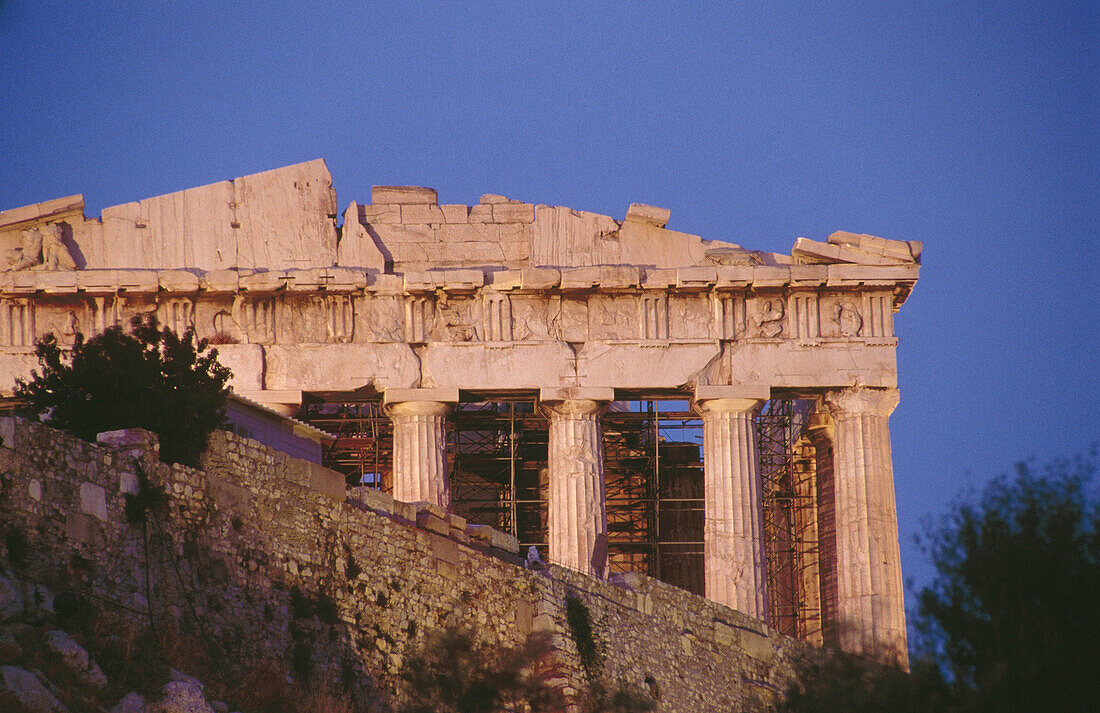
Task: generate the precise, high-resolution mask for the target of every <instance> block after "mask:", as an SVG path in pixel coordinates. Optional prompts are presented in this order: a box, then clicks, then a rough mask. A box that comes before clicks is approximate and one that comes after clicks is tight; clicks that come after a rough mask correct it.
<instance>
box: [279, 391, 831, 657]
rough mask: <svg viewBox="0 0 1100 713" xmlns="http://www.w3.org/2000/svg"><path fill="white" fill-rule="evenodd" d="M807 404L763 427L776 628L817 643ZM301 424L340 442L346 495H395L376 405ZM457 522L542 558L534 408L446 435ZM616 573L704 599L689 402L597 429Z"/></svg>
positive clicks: (309, 409)
mask: <svg viewBox="0 0 1100 713" xmlns="http://www.w3.org/2000/svg"><path fill="white" fill-rule="evenodd" d="M808 405H809V404H808V402H805V401H801V402H800V401H796V400H793V399H773V400H771V401H769V402H768V403H767V404H766V405H765V407H764V408H763V410H762V411H761V412H760V414H759V416H758V417H757V418H756V423H755V427H756V434H757V446H758V452H759V457H760V472H761V479H762V484H763V491H764V493H763V494H764V536H765V551H766V556H767V567H768V588H769V595H770V613H769V624H770V625H771V626H772V627H773V628H775V629H777V630H779V631H781V632H783V633H785V634H788V635H791V636H794V637H797V638H800V639H803V640H806V641H811V642H817V643H820V640H821V636H822V611H821V588H820V561H819V560H820V548H819V538H818V516H817V508H818V495H817V483H816V468H815V463H814V458H813V455H812V448H811V449H809V451H808V453H809V455H807V449H806V448H804V447H803V446H804V445H805V444H804V442H803V441H801V440H800V438H801V436H802V431H803V424H804V422H805V419H806V416H807V414H808V411H809V409H808ZM298 418H299V419H301V420H303V421H306V422H308V423H310V424H311V425H313V426H316V427H318V428H321V429H323V430H325V431H328V432H329V433H331V434H333V435H334V436H336V440H335V441H334V442H333V443H332V444H331V445H330V446H328V448H327V449H326V450H325V453H324V460H323V462H324V465H326V466H327V467H329V468H333V469H334V470H338V471H340V472H342V473H344V474H345V476H347V479H348V483H349V485H367V486H370V487H374V488H379V489H382V490H385V491H391V492H392V461H393V427H392V425H391V423H390V420H389V419H388V418H387V417H386V416H385V415H384V414H383V413H382V409H381V400H380V398H378V397H369V398H363V399H361V400H355V401H352V400H348V401H335V402H316V403H310V402H307V403H305V404H303V407H302V409H301V410H300V411H299V413H298ZM447 425H448V428H447V458H448V465H449V471H450V479H451V499H452V505H453V508H454V511H455V512H456V513H457V514H459V515H462V516H463V517H465V518H467V519H468V520H469V521H470V522H473V523H478V524H484V525H490V526H492V527H495V528H497V529H499V530H502V531H504V532H508V533H511V534H514V535H515V536H516V537H517V539H519V541H520V545H521V547H523V548H524V549H526V548H527V547H529V546H531V545H535V546H536V547H538V548H539V551H540V553H541V554H542V556H543V558H544V559H545V558H546V557H547V556H548V555H549V552H548V550H547V546H548V545H547V542H548V537H547V504H546V498H547V485H548V475H547V460H548V456H547V454H548V441H549V423H548V422H547V420H546V417H545V416H543V415H542V413H541V412H540V410H539V408H538V404H537V402H536V399H535V397H534V396H533V395H526V396H516V397H514V398H512V397H507V396H503V397H494V398H492V399H486V400H484V401H478V402H463V403H459V404H457V405H456V407H455V409H454V410H453V411H452V413H451V415H450V416H449V418H448V422H447ZM602 427H603V448H604V479H605V483H606V491H607V523H608V567H609V571H610V572H612V573H615V572H627V571H636V572H641V573H643V574H647V575H649V576H651V577H654V578H656V579H660V580H662V581H665V582H668V583H669V584H674V585H676V586H678V587H682V588H683V589H686V590H688V591H690V592H693V593H695V594H699V595H702V594H703V593H704V591H705V589H704V582H703V576H704V562H703V519H704V499H703V495H704V493H703V483H704V478H703V458H704V454H703V445H702V444H703V430H702V421H701V420H700V418H699V417H698V416H697V415H696V414H695V413H694V412H692V411H691V409H690V404H689V403H688V401H686V400H685V399H682V398H680V399H676V398H666V399H655V398H648V399H636V400H630V401H616V402H615V403H614V404H613V405H612V407H611V409H610V410H609V411H608V412H607V413H606V414H605V415H604V416H603V418H602Z"/></svg>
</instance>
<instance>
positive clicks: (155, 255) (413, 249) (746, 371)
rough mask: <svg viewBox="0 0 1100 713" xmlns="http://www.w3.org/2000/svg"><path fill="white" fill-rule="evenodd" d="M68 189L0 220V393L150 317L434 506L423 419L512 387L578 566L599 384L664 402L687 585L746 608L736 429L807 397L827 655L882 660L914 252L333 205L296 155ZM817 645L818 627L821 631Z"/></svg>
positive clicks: (839, 242) (568, 555)
mask: <svg viewBox="0 0 1100 713" xmlns="http://www.w3.org/2000/svg"><path fill="white" fill-rule="evenodd" d="M83 209H84V205H83V197H82V196H71V197H67V198H60V199H56V200H51V201H47V202H45V203H39V204H36V205H31V206H25V207H22V208H13V209H11V210H6V211H4V212H2V213H0V251H2V254H3V256H2V257H0V269H2V270H4V271H3V272H0V390H2V391H3V392H5V393H7V394H9V395H10V393H11V390H12V388H13V385H14V381H15V379H16V378H17V377H20V376H26V375H28V374H29V372H30V371H31V369H32V368H33V367H35V366H36V362H35V359H34V356H33V344H34V341H35V339H36V338H38V337H41V336H42V335H44V334H46V333H49V332H52V333H54V334H56V335H58V337H59V339H60V340H61V342H62V343H66V342H68V343H71V342H72V339H73V338H74V335H75V334H77V333H78V332H79V333H83V334H85V335H93V334H95V333H98V332H101V331H102V330H104V329H106V328H107V327H108V326H111V325H115V324H127V323H128V322H129V319H130V317H131V316H132V315H134V314H136V313H140V312H155V313H156V314H157V315H158V316H159V318H160V320H161V321H162V322H163V323H167V324H168V325H170V326H172V327H174V328H175V329H177V330H180V331H182V330H184V329H186V328H187V327H190V326H193V327H194V328H195V329H196V331H197V332H198V335H199V336H200V337H205V338H208V339H210V340H211V341H213V342H214V343H216V344H218V349H219V352H220V355H221V359H222V361H223V363H225V364H227V365H228V366H230V367H231V368H232V370H233V381H232V385H233V388H234V389H235V390H236V391H237V392H238V393H240V394H242V395H243V396H245V397H247V398H249V399H252V400H254V401H257V402H260V403H262V404H265V405H268V406H271V407H274V408H277V409H279V410H281V411H283V412H285V413H294V412H296V411H297V410H298V408H299V406H300V405H301V404H302V401H303V398H305V397H307V396H308V395H317V394H322V395H329V397H330V398H331V397H332V396H331V395H333V394H342V395H344V398H347V395H349V394H374V395H376V396H377V398H378V400H379V402H380V407H381V408H382V409H383V411H382V412H383V413H384V414H385V416H386V417H388V420H389V423H390V426H391V428H392V431H391V433H392V464H390V465H389V466H387V467H388V468H389V471H388V472H389V473H390V476H389V477H391V478H392V483H391V488H392V491H393V493H394V495H395V496H396V497H397V498H399V499H403V500H407V501H431V502H433V503H436V504H438V505H440V506H442V507H445V508H449V507H451V505H452V502H451V498H452V488H451V480H450V475H449V473H448V469H449V459H448V456H447V453H448V450H447V440H446V434H447V432H448V428H449V420H450V419H452V418H453V416H454V409H455V408H456V406H460V405H461V403H462V402H468V401H478V400H483V399H488V398H500V397H502V396H507V395H509V394H529V395H531V398H532V399H533V400H534V402H535V404H536V409H537V411H538V413H539V414H540V417H542V418H545V420H546V422H547V424H548V425H547V428H546V433H547V436H546V438H547V444H548V445H547V449H548V458H547V464H546V467H545V468H544V473H545V481H546V482H545V491H546V503H545V507H546V511H547V512H546V516H547V517H546V521H547V522H546V528H547V532H546V537H547V541H548V550H549V551H548V553H544V555H547V554H548V556H549V559H550V560H551V561H553V562H556V563H559V564H561V565H564V566H568V567H572V568H574V569H577V570H580V571H582V572H586V573H589V574H591V575H593V576H597V577H600V576H605V574H606V571H607V557H608V555H607V553H608V518H607V497H608V496H607V486H606V483H605V472H604V470H605V467H604V460H605V459H604V447H603V438H602V429H604V427H605V426H604V424H605V423H606V420H607V419H608V418H610V416H611V415H612V413H613V412H614V411H615V406H614V405H615V404H616V403H619V402H621V401H622V400H623V399H626V398H637V397H638V396H639V395H648V396H654V397H657V396H659V397H664V398H669V397H673V398H678V399H681V400H683V402H685V403H688V404H690V406H689V408H690V409H691V412H692V413H694V414H695V415H696V416H697V417H698V419H699V422H700V424H701V426H700V428H701V431H702V439H701V440H702V446H701V447H702V450H701V453H702V459H703V463H702V469H701V475H700V477H699V479H698V480H699V481H700V482H699V488H700V490H701V496H700V497H701V500H702V502H703V504H704V507H703V508H701V511H702V519H703V524H702V527H701V535H700V537H701V541H702V544H703V546H702V572H703V579H704V580H705V587H704V589H705V595H706V596H707V597H709V598H711V599H713V600H715V601H718V602H720V603H723V604H726V605H728V606H730V607H733V608H736V609H739V610H741V611H743V612H746V613H749V614H751V615H754V616H757V617H760V618H761V619H764V620H765V621H767V620H768V611H769V606H770V602H771V601H772V597H771V594H770V593H769V582H771V581H772V580H773V578H769V576H768V573H767V568H768V566H769V565H768V562H767V558H766V556H765V548H766V543H765V533H764V530H765V527H764V522H763V518H764V515H763V504H762V497H763V496H762V485H761V473H760V460H761V458H760V453H759V450H760V443H759V439H760V435H759V433H758V429H757V428H756V425H755V420H754V419H756V417H757V414H758V412H759V411H760V409H761V408H762V406H763V405H764V404H765V403H766V402H768V401H769V399H775V398H788V399H798V400H799V403H802V404H808V405H809V409H810V413H809V415H808V416H807V417H806V418H805V419H803V423H804V428H802V429H801V431H800V432H799V433H796V434H794V437H796V438H797V439H798V440H799V443H801V444H803V446H805V447H808V448H810V449H811V450H812V452H813V453H814V454H815V455H814V456H813V458H812V460H813V465H814V468H815V469H816V471H815V472H816V473H817V479H818V482H817V484H816V485H815V486H814V489H815V490H814V492H815V493H816V497H815V500H814V513H813V519H814V533H815V535H814V536H815V538H816V539H817V541H818V542H819V544H820V548H819V552H820V559H819V561H818V562H817V564H816V566H815V569H814V571H813V576H814V577H815V579H814V582H813V584H812V588H813V589H814V591H815V596H819V597H820V599H821V602H820V605H821V609H822V610H823V611H826V612H828V618H829V620H830V631H831V634H830V636H831V637H832V639H833V641H834V642H835V643H836V644H837V645H839V646H841V647H842V648H844V649H846V650H849V651H853V652H857V653H862V654H867V655H871V656H874V657H877V658H879V659H882V660H893V661H899V662H901V663H902V664H904V662H905V657H906V653H905V651H906V640H905V639H906V633H905V611H904V607H903V601H902V578H901V569H900V558H899V551H898V536H897V516H896V508H895V502H894V487H893V473H892V466H891V456H890V432H889V426H888V419H889V416H890V413H891V412H892V411H893V409H894V407H895V406H896V405H897V403H898V392H897V369H896V360H895V347H896V344H897V340H896V338H895V335H894V326H893V315H894V313H895V312H896V311H897V310H898V309H899V308H900V306H901V305H902V304H903V303H904V302H905V300H906V298H907V297H908V295H909V293H910V291H911V289H912V288H913V286H914V284H915V282H916V279H917V273H918V270H919V263H920V249H921V246H920V244H919V243H914V242H899V241H894V240H885V239H882V238H876V237H871V236H868V235H858V234H853V233H847V232H836V233H833V234H832V235H830V236H828V238H827V239H826V240H824V241H817V240H812V239H805V238H798V239H797V240H796V241H795V243H794V246H793V249H792V250H791V254H790V255H783V254H773V253H766V252H759V251H754V250H751V249H747V248H742V247H740V246H737V245H734V244H731V243H727V242H719V241H710V240H704V239H701V238H699V237H696V236H694V235H688V234H685V233H680V232H676V231H673V230H668V229H667V228H666V227H665V226H666V224H667V223H668V220H669V211H667V210H664V209H661V208H655V207H652V206H648V205H640V204H634V205H631V206H630V207H629V208H628V209H627V211H626V214H625V216H624V217H623V218H622V219H617V218H611V217H608V216H603V215H597V214H593V213H586V212H583V211H578V210H573V209H570V208H564V207H556V206H548V205H533V204H530V203H524V202H520V201H517V200H511V199H508V198H505V197H503V196H497V195H485V196H482V198H481V201H480V203H479V204H477V205H473V206H466V205H447V204H443V205H441V204H440V203H439V201H438V199H437V195H436V192H435V191H434V190H432V189H429V188H418V187H396V186H376V187H375V188H373V189H372V191H371V196H370V201H369V203H358V202H352V203H350V205H348V207H347V208H346V210H345V211H344V213H343V220H342V225H340V221H339V215H338V214H337V203H336V195H335V191H334V190H333V187H332V179H331V176H330V174H329V172H328V170H327V168H326V167H325V164H324V162H323V161H321V160H316V161H311V162H308V163H304V164H300V165H296V166H290V167H286V168H281V169H277V170H274V171H268V172H265V173H260V174H256V175H253V176H246V177H243V178H238V179H235V180H233V181H224V182H221V183H215V184H211V185H208V186H203V187H200V188H193V189H190V190H186V191H182V192H179V193H173V194H170V195H165V196H159V197H155V198H149V199H146V200H143V201H140V202H137V203H127V204H125V205H120V206H115V207H112V208H107V209H105V210H104V211H103V213H102V215H101V216H100V217H98V218H91V219H89V218H86V217H85V216H84V214H83V213H84V210H83ZM820 640H824V641H825V642H826V643H828V637H826V638H825V639H819V641H820Z"/></svg>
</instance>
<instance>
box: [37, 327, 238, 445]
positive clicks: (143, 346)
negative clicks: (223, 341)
mask: <svg viewBox="0 0 1100 713" xmlns="http://www.w3.org/2000/svg"><path fill="white" fill-rule="evenodd" d="M204 352H205V353H204ZM35 354H36V355H37V357H38V362H39V365H40V367H41V372H39V371H35V372H33V374H32V378H31V379H30V380H29V381H24V380H22V379H20V380H18V381H17V382H16V387H15V395H16V397H18V398H19V399H21V400H23V401H24V402H25V405H24V406H23V407H22V409H21V412H22V415H25V416H28V417H31V418H39V419H43V420H45V421H47V422H48V423H49V424H50V425H51V426H53V427H55V428H60V429H63V430H65V431H69V432H70V433H73V434H74V435H76V436H78V437H80V438H83V439H85V440H88V441H94V440H95V437H96V434H97V433H100V432H102V431H112V430H116V429H120V428H144V429H147V430H149V431H152V432H154V433H156V434H157V435H158V436H159V438H160V456H161V460H163V461H164V462H166V463H184V464H186V465H191V466H197V465H198V461H199V456H200V455H201V454H202V452H203V451H204V450H205V449H206V444H207V438H208V437H209V435H210V433H211V431H213V430H214V429H216V428H218V427H219V426H221V425H222V424H223V423H224V420H225V403H226V399H227V397H228V393H229V390H228V388H227V387H226V382H227V381H228V380H229V377H230V375H231V372H230V370H229V369H228V368H227V367H224V366H222V365H221V364H219V363H218V352H217V350H216V349H212V350H209V351H207V344H206V341H205V340H200V341H198V342H197V343H196V341H195V334H194V330H192V329H188V330H187V332H186V333H184V335H183V336H182V337H180V336H179V335H177V334H176V333H175V332H173V331H172V330H170V329H168V328H167V327H164V328H160V327H159V326H158V324H157V319H156V317H155V316H153V315H144V316H143V315H138V316H136V317H134V319H133V322H132V329H131V333H129V334H127V333H126V332H124V331H123V330H122V328H121V327H119V326H113V327H110V328H108V329H107V330H106V331H105V332H104V333H103V334H100V335H99V336H96V337H93V338H91V339H89V340H88V341H86V342H85V341H84V337H83V335H81V334H77V335H76V340H75V342H74V344H73V347H72V350H71V352H70V353H69V354H65V352H64V351H63V350H62V348H61V346H60V345H58V343H57V338H56V337H55V336H54V335H53V334H47V335H46V336H45V337H43V338H42V339H40V340H38V342H37V343H36V344H35Z"/></svg>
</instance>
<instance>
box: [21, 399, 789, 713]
mask: <svg viewBox="0 0 1100 713" xmlns="http://www.w3.org/2000/svg"><path fill="white" fill-rule="evenodd" d="M0 440H2V442H3V443H2V446H0V527H2V528H3V530H4V532H11V531H13V530H19V531H21V532H22V534H23V535H25V538H26V541H27V542H28V554H27V558H26V567H25V569H26V571H25V572H22V573H21V574H23V575H30V576H31V577H33V578H34V579H35V580H37V581H39V582H42V583H44V584H45V586H46V587H47V588H48V589H49V590H50V591H52V592H55V593H56V592H58V591H62V590H72V591H73V592H76V593H80V594H83V595H84V596H86V597H88V598H89V599H90V600H91V601H92V602H93V603H95V605H96V606H102V607H109V608H114V609H117V610H119V611H120V612H125V611H127V610H129V611H130V612H131V613H132V614H133V615H134V616H135V617H144V616H148V615H149V612H152V615H153V617H154V618H155V619H156V620H157V621H158V622H161V623H163V622H164V621H167V620H170V621H171V622H173V623H174V624H176V625H177V626H178V627H179V628H180V629H181V630H187V631H194V632H198V633H199V634H201V637H202V639H203V641H204V643H205V644H206V645H207V646H208V647H209V648H210V650H211V651H212V652H214V655H218V656H224V657H225V658H226V660H227V661H229V662H241V661H246V660H252V661H255V660H258V659H263V658H271V659H276V660H279V661H284V662H285V661H296V662H297V663H296V667H295V668H296V669H297V670H298V671H299V674H300V675H301V674H302V669H305V668H309V669H310V670H311V672H310V674H309V675H310V676H311V677H313V678H314V679H315V680H318V681H328V682H331V683H334V684H335V683H336V682H337V681H338V680H340V679H343V681H344V682H348V681H351V682H352V683H353V685H354V686H355V687H357V688H359V689H360V690H362V691H367V692H370V693H371V694H372V695H376V696H381V697H382V698H383V699H386V698H392V697H394V696H400V693H399V690H400V677H399V673H400V670H401V667H402V665H403V664H404V663H405V662H406V661H407V660H408V659H409V657H410V656H411V655H414V654H415V653H416V652H418V651H421V650H422V649H423V647H424V646H425V644H426V642H428V641H429V640H430V637H431V636H432V634H433V633H434V632H437V631H439V630H440V629H442V628H444V627H446V626H449V625H457V626H461V627H465V628H468V629H470V630H472V631H473V632H475V633H476V635H477V636H478V637H480V638H481V639H482V640H484V641H486V642H491V643H493V644H496V645H500V646H519V645H521V644H522V643H523V642H524V641H525V640H526V639H527V637H528V636H530V635H531V634H532V632H540V631H545V632H549V633H550V634H551V635H552V637H553V642H554V646H555V650H554V651H553V652H552V653H551V657H552V658H553V659H554V660H553V661H552V662H549V663H551V664H553V665H550V666H548V668H547V670H548V671H550V674H551V675H552V676H554V677H555V678H556V680H557V682H558V683H559V684H560V685H561V686H562V687H563V688H565V689H566V691H567V692H574V691H584V690H586V689H587V687H588V684H587V682H586V681H587V680H588V678H592V677H595V678H597V679H598V680H599V681H600V682H601V683H602V684H603V685H605V686H607V687H609V688H612V689H613V688H616V687H618V686H620V685H627V686H630V687H633V688H635V689H636V690H639V691H645V692H648V693H647V695H651V696H653V697H655V698H658V700H657V710H659V711H712V710H713V711H728V710H749V709H752V708H753V707H754V706H755V705H756V703H757V702H761V701H763V702H766V701H768V700H772V699H774V696H775V695H776V694H777V692H779V691H781V690H782V689H783V688H785V686H786V684H787V682H788V681H789V680H790V679H791V677H792V676H793V675H794V673H793V666H794V665H795V663H796V662H797V659H798V658H799V656H801V655H802V654H803V653H804V651H805V649H804V647H803V646H802V645H801V644H799V643H798V642H795V641H793V640H791V639H788V638H786V637H784V636H782V635H780V634H778V633H776V632H774V631H771V630H769V629H768V628H766V627H765V626H764V625H762V624H761V623H760V622H758V621H756V620H754V619H751V618H749V617H747V616H745V615H743V614H741V613H740V612H736V611H732V610H730V609H727V608H725V607H722V606H720V605H717V604H714V603H712V602H709V601H707V600H705V599H702V598H700V597H696V596H693V595H691V594H689V593H687V592H685V591H683V590H680V589H678V588H676V587H672V586H670V585H666V584H664V583H661V582H658V581H656V580H653V579H650V578H647V577H644V576H641V575H628V576H625V577H621V578H619V579H617V580H615V581H611V582H609V581H601V580H597V579H594V578H591V577H587V576H585V575H582V574H579V573H576V572H573V571H570V570H565V569H561V568H558V567H555V566H551V567H550V568H549V569H540V570H534V569H526V568H525V567H524V566H523V561H522V560H521V559H520V557H519V556H518V553H517V549H518V548H517V545H516V542H515V540H514V538H512V537H510V536H508V535H505V534H503V533H499V532H495V531H493V530H490V529H489V528H486V527H477V526H468V525H467V523H465V521H463V520H462V518H459V517H456V516H454V515H450V514H447V513H444V512H442V511H439V510H438V509H434V508H433V507H431V506H427V505H425V504H419V505H417V504H409V503H402V502H398V501H394V500H393V499H392V498H390V497H389V496H387V495H384V494H382V493H378V492H376V491H368V490H363V489H354V490H348V491H345V488H344V483H343V478H342V476H341V475H340V474H338V473H335V472H333V471H330V470H327V469H325V468H322V467H320V466H317V465H316V464H312V463H308V462H306V461H302V460H297V459H294V458H291V457H289V456H287V455H285V454H282V453H279V452H276V451H273V450H270V449H268V448H266V447H264V446H263V445H261V444H259V443H258V442H256V441H252V440H250V439H245V438H240V437H238V436H235V435H233V434H229V433H224V432H219V433H217V434H215V436H214V437H213V438H212V443H211V448H210V451H209V453H208V455H207V457H206V460H205V463H204V470H195V469H192V468H188V467H185V466H180V465H173V466H168V465H165V464H162V463H160V462H159V461H158V459H157V444H156V439H155V437H154V436H153V435H152V434H148V433H146V432H143V431H124V432H114V433H111V434H103V435H102V436H101V441H102V442H101V443H99V444H91V443H86V442H84V441H81V440H78V439H76V438H74V437H71V436H69V435H67V434H64V433H60V432H58V431H55V430H52V429H49V428H47V427H45V426H43V425H40V424H35V423H30V422H27V421H23V420H20V419H17V418H11V417H5V418H0ZM142 474H144V475H145V476H147V477H148V481H149V483H151V484H152V485H153V486H156V487H162V488H163V489H164V490H165V491H166V492H167V494H168V496H169V502H168V505H167V507H166V508H165V509H164V510H163V511H161V512H160V513H158V514H153V515H150V516H149V517H148V519H147V521H146V524H145V525H144V526H143V525H141V524H131V522H129V521H128V520H127V517H126V495H127V494H128V493H129V494H135V493H138V492H139V490H140V491H142V492H147V491H148V488H145V487H143V485H142ZM9 559H10V558H9ZM147 571H148V586H147V579H146V572H147ZM570 599H576V600H577V601H578V602H579V603H580V605H578V604H577V603H574V604H573V605H572V608H573V610H574V613H575V612H576V611H578V610H581V609H583V611H586V612H587V614H588V617H589V619H590V621H591V623H592V643H593V644H594V650H595V651H596V653H597V654H598V659H599V660H600V661H601V662H602V663H601V664H600V665H599V666H598V669H597V671H595V672H590V673H589V677H588V678H586V674H585V671H584V669H583V667H582V665H581V662H580V657H579V655H578V645H577V640H576V639H575V634H574V633H573V632H572V631H571V629H570V625H569V622H568V617H567V610H568V609H569V607H570V604H569V600H570ZM150 600H151V601H150ZM582 643H583V642H582Z"/></svg>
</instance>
